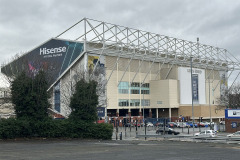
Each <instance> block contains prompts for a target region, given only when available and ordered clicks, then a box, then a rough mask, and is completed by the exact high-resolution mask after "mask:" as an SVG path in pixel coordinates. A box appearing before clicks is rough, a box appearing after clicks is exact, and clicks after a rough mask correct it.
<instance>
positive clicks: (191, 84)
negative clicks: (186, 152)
mask: <svg viewBox="0 0 240 160" xmlns="http://www.w3.org/2000/svg"><path fill="white" fill-rule="evenodd" d="M190 61H191V89H192V120H193V135H194V110H193V78H192V56H191V57H190Z"/></svg>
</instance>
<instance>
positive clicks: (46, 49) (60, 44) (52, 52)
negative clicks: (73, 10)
mask: <svg viewBox="0 0 240 160" xmlns="http://www.w3.org/2000/svg"><path fill="white" fill-rule="evenodd" d="M82 52H83V43H79V42H71V41H65V40H58V39H51V40H49V41H47V42H46V43H44V44H42V45H41V46H39V47H37V48H35V49H33V50H32V51H30V52H28V53H27V54H25V55H23V56H22V57H20V58H18V59H16V60H15V61H13V62H12V63H10V64H8V65H6V66H5V67H3V68H2V72H3V73H4V74H6V75H8V76H9V75H10V76H11V75H16V74H18V73H19V72H21V71H23V70H24V71H28V73H29V75H30V76H35V75H36V73H38V71H39V70H41V69H42V70H44V71H46V72H47V73H48V74H49V76H50V77H49V84H51V83H53V82H54V81H55V80H56V79H57V78H58V77H59V75H61V74H62V73H63V72H64V71H65V70H66V69H67V67H68V66H69V65H70V64H71V63H72V62H73V61H74V60H75V59H76V58H77V57H78V56H79V55H80V54H81V53H82Z"/></svg>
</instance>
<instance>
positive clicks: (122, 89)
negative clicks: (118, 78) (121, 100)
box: [118, 82, 129, 94]
mask: <svg viewBox="0 0 240 160" xmlns="http://www.w3.org/2000/svg"><path fill="white" fill-rule="evenodd" d="M128 90H129V84H128V82H120V83H119V86H118V93H119V94H128Z"/></svg>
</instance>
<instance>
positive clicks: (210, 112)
mask: <svg viewBox="0 0 240 160" xmlns="http://www.w3.org/2000/svg"><path fill="white" fill-rule="evenodd" d="M208 88H209V89H208V90H209V91H208V94H209V95H208V96H209V98H208V99H209V100H208V101H209V114H210V115H209V117H210V129H212V111H211V104H210V98H211V97H210V76H208Z"/></svg>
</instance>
